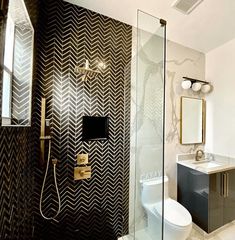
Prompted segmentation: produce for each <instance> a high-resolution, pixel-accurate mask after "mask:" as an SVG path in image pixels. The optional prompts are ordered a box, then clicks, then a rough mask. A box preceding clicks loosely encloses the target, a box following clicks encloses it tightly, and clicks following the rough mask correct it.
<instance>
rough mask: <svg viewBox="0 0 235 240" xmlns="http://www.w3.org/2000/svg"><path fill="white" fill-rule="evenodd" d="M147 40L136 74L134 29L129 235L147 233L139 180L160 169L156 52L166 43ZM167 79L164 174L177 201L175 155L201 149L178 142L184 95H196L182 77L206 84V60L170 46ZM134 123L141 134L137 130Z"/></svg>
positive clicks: (160, 84)
mask: <svg viewBox="0 0 235 240" xmlns="http://www.w3.org/2000/svg"><path fill="white" fill-rule="evenodd" d="M147 38H148V39H150V41H148V42H147V45H145V46H144V49H142V51H141V52H140V59H139V61H142V68H141V69H136V57H135V56H136V48H135V46H136V29H133V46H134V47H133V59H132V82H131V144H130V145H131V152H130V153H131V155H130V196H129V197H130V201H129V202H130V205H129V230H130V232H131V233H133V232H134V231H135V230H136V231H138V230H141V229H144V228H145V227H146V224H147V219H146V214H145V211H144V209H143V207H142V204H141V201H140V196H141V184H140V182H139V180H140V178H141V176H143V175H146V174H147V175H148V174H149V173H150V172H154V171H159V170H162V154H163V145H162V142H163V139H162V116H163V112H162V110H163V108H162V106H163V102H162V99H163V95H162V94H163V78H162V74H161V71H162V59H161V56H160V55H159V59H158V58H156V56H155V55H156V54H155V51H162V45H161V41H162V39H161V38H157V37H155V38H149V36H148V37H147ZM142 39H144V36H143V35H142ZM145 43H146V41H145ZM157 48H159V49H158V50H157ZM153 49H155V50H154V51H153ZM137 70H138V71H137ZM136 72H138V83H136ZM166 74H167V75H166V123H165V129H166V143H165V170H166V174H167V175H168V177H169V191H170V197H172V198H174V199H176V184H177V182H176V160H175V156H176V154H177V153H191V152H195V150H196V149H197V148H198V145H187V146H186V145H181V144H180V143H179V132H180V130H179V126H180V96H181V95H184V96H194V97H195V96H196V94H195V93H193V92H191V91H184V90H182V89H181V84H180V83H181V81H182V77H183V76H188V77H193V78H199V79H204V76H205V56H204V54H202V53H200V52H197V51H195V50H192V49H190V48H186V47H183V46H182V45H179V44H176V43H174V42H171V41H167V72H166ZM137 89H138V95H137V96H136V92H137ZM136 100H137V102H136ZM136 122H137V123H138V124H137V126H138V129H136V124H135V123H136ZM136 136H138V141H137V142H138V145H137V146H135V140H136ZM200 148H203V147H200ZM136 154H137V155H136ZM134 227H135V228H134Z"/></svg>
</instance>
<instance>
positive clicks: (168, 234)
mask: <svg viewBox="0 0 235 240" xmlns="http://www.w3.org/2000/svg"><path fill="white" fill-rule="evenodd" d="M141 183H142V195H141V200H142V205H143V207H144V209H145V210H146V212H147V217H148V227H147V231H148V233H149V235H150V237H151V238H152V239H160V238H159V237H160V236H161V221H162V177H158V178H153V179H148V180H142V181H141ZM164 186H165V189H164V191H165V201H164V240H185V239H186V238H187V237H188V236H189V234H190V232H191V229H192V217H191V215H190V213H189V212H188V210H187V209H186V208H185V207H183V206H182V205H181V204H180V203H178V202H177V201H175V200H173V199H171V198H170V197H169V195H168V177H167V176H165V177H164Z"/></svg>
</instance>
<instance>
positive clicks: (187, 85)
mask: <svg viewBox="0 0 235 240" xmlns="http://www.w3.org/2000/svg"><path fill="white" fill-rule="evenodd" d="M191 85H192V83H191V81H189V80H184V81H182V83H181V87H182V88H183V89H189V88H191Z"/></svg>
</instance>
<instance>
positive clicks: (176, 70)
mask: <svg viewBox="0 0 235 240" xmlns="http://www.w3.org/2000/svg"><path fill="white" fill-rule="evenodd" d="M182 77H192V78H197V79H204V78H205V55H204V54H203V53H201V52H198V51H195V50H193V49H190V48H187V47H184V46H182V45H179V44H177V43H174V42H171V41H168V42H167V80H166V123H165V129H166V136H165V140H166V143H165V171H166V174H167V175H168V177H169V192H170V196H171V197H172V198H174V199H176V192H177V191H176V189H177V188H176V186H177V179H176V160H175V157H176V154H178V153H194V152H195V151H196V150H197V149H198V148H200V149H203V148H204V147H203V145H199V144H195V145H194V144H192V145H182V144H180V97H181V96H188V97H190V96H191V97H199V98H202V97H204V96H203V95H202V94H200V95H199V94H198V93H195V92H193V91H191V90H183V89H182V88H181V81H182Z"/></svg>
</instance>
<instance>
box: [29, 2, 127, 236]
mask: <svg viewBox="0 0 235 240" xmlns="http://www.w3.org/2000/svg"><path fill="white" fill-rule="evenodd" d="M37 41H38V43H37V49H38V51H37V52H38V53H37V65H36V71H37V72H36V86H35V92H34V106H33V128H34V143H35V144H34V145H35V147H34V153H35V154H34V156H36V157H35V159H34V161H35V163H36V166H37V167H35V169H34V173H33V174H34V177H35V181H34V237H33V238H34V239H43V240H47V239H50V240H53V239H56V240H58V239H63V240H67V239H79V240H85V239H86V240H114V239H117V238H118V237H120V236H122V235H125V234H127V233H128V211H129V209H128V196H129V193H128V191H129V185H128V184H129V181H128V178H129V131H130V126H129V125H130V123H129V118H130V117H129V115H130V61H131V43H132V28H131V26H129V25H126V24H124V23H121V22H118V21H116V20H113V19H111V18H108V17H105V16H102V15H100V14H97V13H94V12H92V11H89V10H86V9H83V8H81V7H78V6H74V5H72V4H69V3H67V2H64V1H62V0H57V1H53V0H42V1H41V11H40V16H39V24H38V36H37ZM86 59H87V60H89V62H90V67H91V68H94V69H96V68H97V65H98V63H99V62H104V63H105V65H106V68H105V69H100V71H101V74H99V75H98V76H97V77H96V78H95V79H88V80H87V81H82V76H81V75H79V74H76V73H75V72H74V69H75V67H76V66H83V65H84V63H85V60H86ZM42 96H43V97H46V99H47V113H46V114H47V118H50V121H51V131H52V132H51V134H52V138H53V141H52V155H53V157H55V158H57V159H58V160H59V165H58V168H57V177H58V184H59V190H60V194H61V200H62V206H61V213H60V215H59V216H58V218H57V219H56V221H51V222H48V221H45V220H43V219H42V217H41V216H40V214H39V207H38V206H39V197H40V190H41V184H42V178H43V174H44V168H42V167H41V165H43V163H41V165H40V164H39V160H38V159H39V157H38V156H39V152H38V149H39V130H40V99H41V97H42ZM84 115H101V116H103V115H104V116H109V119H110V130H109V131H110V132H109V135H110V139H109V140H108V141H105V142H99V141H95V142H83V141H82V140H81V132H82V116H84ZM81 152H88V153H89V159H90V163H91V167H92V178H91V179H89V180H83V181H74V180H73V170H74V166H75V164H76V161H75V160H76V155H77V153H81ZM56 201H57V199H56V193H55V188H54V185H53V176H52V172H49V174H48V178H47V183H46V188H45V198H44V202H43V211H44V213H45V214H46V215H48V216H51V215H52V214H53V213H54V211H56V209H57V202H56Z"/></svg>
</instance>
